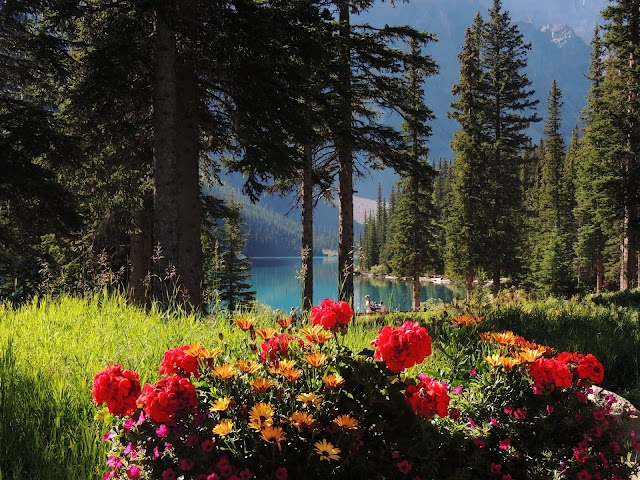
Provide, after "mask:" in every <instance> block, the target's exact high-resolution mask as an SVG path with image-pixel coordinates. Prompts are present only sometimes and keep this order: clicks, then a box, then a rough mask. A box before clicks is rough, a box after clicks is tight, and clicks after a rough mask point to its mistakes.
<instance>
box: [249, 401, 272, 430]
mask: <svg viewBox="0 0 640 480" xmlns="http://www.w3.org/2000/svg"><path fill="white" fill-rule="evenodd" d="M273 414H274V409H273V405H271V404H270V403H262V402H260V403H256V404H255V405H254V406H253V408H252V409H251V411H250V412H249V428H253V429H254V430H258V431H260V430H263V429H264V428H266V427H270V426H272V425H273Z"/></svg>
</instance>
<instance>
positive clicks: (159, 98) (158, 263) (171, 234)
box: [153, 11, 179, 304]
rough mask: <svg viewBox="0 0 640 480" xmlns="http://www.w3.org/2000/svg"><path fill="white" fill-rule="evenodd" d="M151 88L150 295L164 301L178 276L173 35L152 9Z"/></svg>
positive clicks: (172, 289) (160, 13) (172, 292)
mask: <svg viewBox="0 0 640 480" xmlns="http://www.w3.org/2000/svg"><path fill="white" fill-rule="evenodd" d="M156 13H157V14H156V32H155V42H154V43H155V56H154V60H155V72H154V74H155V78H154V82H155V92H154V101H153V117H154V119H153V120H154V140H153V142H154V144H153V183H154V188H153V203H154V215H153V219H154V223H153V233H154V241H155V242H156V245H157V247H158V248H159V252H156V254H154V260H155V265H154V267H155V271H154V289H153V290H154V296H155V298H156V300H158V301H161V302H162V303H165V304H167V303H168V302H170V301H171V300H172V299H173V298H174V293H175V291H176V288H177V286H178V280H179V279H178V278H177V277H176V275H175V273H174V267H176V266H177V265H178V264H179V258H178V206H179V204H178V198H177V192H176V182H175V179H176V71H175V68H176V37H175V34H174V32H173V31H172V30H171V28H170V27H169V25H168V24H167V21H166V19H165V18H164V16H163V15H164V13H163V12H162V11H157V12H156Z"/></svg>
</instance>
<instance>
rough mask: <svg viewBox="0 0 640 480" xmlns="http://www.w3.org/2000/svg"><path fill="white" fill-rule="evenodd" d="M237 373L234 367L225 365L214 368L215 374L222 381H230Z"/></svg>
mask: <svg viewBox="0 0 640 480" xmlns="http://www.w3.org/2000/svg"><path fill="white" fill-rule="evenodd" d="M236 373H238V372H237V370H236V369H235V368H234V366H233V365H230V364H228V363H225V364H224V365H218V366H216V367H214V369H213V374H214V375H215V376H216V377H218V378H219V379H221V380H228V379H230V378H232V377H233V376H234V375H235V374H236Z"/></svg>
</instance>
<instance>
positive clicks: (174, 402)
mask: <svg viewBox="0 0 640 480" xmlns="http://www.w3.org/2000/svg"><path fill="white" fill-rule="evenodd" d="M138 402H139V403H142V404H144V413H145V415H146V416H147V417H148V418H150V419H151V420H153V421H154V422H157V423H167V424H170V425H171V424H173V423H175V420H176V417H178V416H180V415H182V414H185V413H193V412H195V409H196V406H197V405H198V397H197V395H196V389H195V387H194V386H193V385H192V384H191V382H190V381H189V380H187V379H186V378H184V377H179V376H172V377H165V378H162V379H160V381H159V382H158V383H157V384H156V385H150V384H148V383H147V384H145V386H144V387H143V389H142V395H140V398H139V399H138Z"/></svg>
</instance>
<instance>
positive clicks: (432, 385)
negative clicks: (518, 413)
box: [404, 377, 450, 417]
mask: <svg viewBox="0 0 640 480" xmlns="http://www.w3.org/2000/svg"><path fill="white" fill-rule="evenodd" d="M404 395H405V398H406V399H407V402H409V405H411V408H412V409H413V411H414V412H416V413H418V414H420V415H426V416H433V415H439V416H441V417H446V416H447V414H448V409H449V400H450V398H449V393H448V392H447V388H446V387H445V385H444V384H443V383H441V382H438V381H437V380H434V379H431V378H429V377H426V378H424V379H423V380H421V381H420V383H418V384H417V385H409V386H408V387H407V389H406V390H405V392H404Z"/></svg>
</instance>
